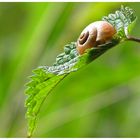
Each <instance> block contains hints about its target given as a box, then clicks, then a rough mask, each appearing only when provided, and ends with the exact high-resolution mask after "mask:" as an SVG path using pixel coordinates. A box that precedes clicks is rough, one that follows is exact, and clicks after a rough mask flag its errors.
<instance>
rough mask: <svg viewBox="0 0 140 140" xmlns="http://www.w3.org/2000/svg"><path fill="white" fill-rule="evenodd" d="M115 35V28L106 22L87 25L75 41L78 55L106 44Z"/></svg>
mask: <svg viewBox="0 0 140 140" xmlns="http://www.w3.org/2000/svg"><path fill="white" fill-rule="evenodd" d="M115 33H116V30H115V28H114V27H113V26H112V25H111V24H110V23H108V22H106V21H96V22H93V23H91V24H89V25H88V26H87V27H86V28H85V29H84V30H83V31H82V33H81V35H80V36H79V38H78V40H77V50H78V52H79V54H83V53H84V52H85V51H86V49H89V48H92V47H97V45H100V44H104V43H106V42H107V41H109V40H111V39H112V37H113V35H114V34H115Z"/></svg>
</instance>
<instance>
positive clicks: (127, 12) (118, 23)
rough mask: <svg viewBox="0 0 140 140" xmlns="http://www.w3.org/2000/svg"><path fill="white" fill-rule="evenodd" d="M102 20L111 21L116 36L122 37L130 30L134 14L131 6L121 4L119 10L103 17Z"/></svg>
mask: <svg viewBox="0 0 140 140" xmlns="http://www.w3.org/2000/svg"><path fill="white" fill-rule="evenodd" d="M103 20H105V21H108V22H109V23H111V24H112V25H113V26H114V27H115V28H116V30H117V36H118V37H120V38H121V39H124V38H126V35H128V33H130V31H131V29H132V25H133V24H134V23H135V21H136V15H135V13H134V11H133V10H132V9H131V8H129V7H124V6H121V9H120V10H119V11H118V10H117V11H116V12H115V14H109V15H108V16H105V17H103Z"/></svg>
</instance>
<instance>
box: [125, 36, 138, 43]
mask: <svg viewBox="0 0 140 140" xmlns="http://www.w3.org/2000/svg"><path fill="white" fill-rule="evenodd" d="M127 40H130V41H135V42H139V43H140V38H136V37H133V36H127Z"/></svg>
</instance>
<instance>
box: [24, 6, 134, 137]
mask: <svg viewBox="0 0 140 140" xmlns="http://www.w3.org/2000/svg"><path fill="white" fill-rule="evenodd" d="M103 20H106V21H108V22H110V23H111V24H112V25H113V26H114V27H115V28H116V30H117V37H116V36H115V37H114V38H113V39H112V40H111V41H110V42H108V43H106V44H103V45H99V46H98V47H96V48H92V49H88V50H87V52H86V53H84V54H83V55H79V54H78V52H77V49H76V42H72V43H70V44H68V45H65V47H64V53H61V54H59V55H58V56H57V57H56V61H55V63H54V64H53V65H52V66H41V67H38V68H37V69H35V70H33V75H32V76H31V77H30V79H31V81H30V82H29V83H27V84H26V87H27V89H26V95H27V99H26V101H25V106H26V107H27V112H26V118H27V120H28V137H31V136H32V133H33V131H34V129H35V126H36V119H37V115H38V113H39V111H40V108H41V106H42V103H43V102H44V100H45V99H46V97H47V96H48V95H49V93H50V92H51V91H52V90H53V89H54V87H55V86H56V85H57V84H58V83H59V82H60V81H62V80H63V79H64V78H65V77H66V76H67V75H68V74H70V73H72V72H75V71H77V70H79V69H80V68H82V67H84V66H85V65H87V64H88V63H90V62H92V61H93V60H94V59H96V58H97V57H99V56H100V55H102V54H103V53H104V52H106V51H107V50H108V49H110V48H112V47H114V46H115V45H117V44H118V43H119V42H120V41H121V40H122V39H123V38H125V30H126V29H127V30H130V29H129V28H130V26H131V25H132V23H133V22H134V21H135V20H136V16H135V15H134V13H133V11H132V9H130V8H128V7H121V10H120V11H116V13H115V14H110V15H109V16H108V17H104V18H103Z"/></svg>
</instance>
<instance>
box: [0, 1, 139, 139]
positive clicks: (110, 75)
mask: <svg viewBox="0 0 140 140" xmlns="http://www.w3.org/2000/svg"><path fill="white" fill-rule="evenodd" d="M122 4H123V5H124V6H129V7H131V8H133V9H134V10H135V12H136V15H137V16H138V20H137V23H136V25H135V27H134V30H133V31H132V35H135V36H140V3H115V2H113V3H94V2H93V3H63V2H61V3H47V2H46V3H22V2H21V3H0V137H26V136H27V134H26V131H27V122H26V120H25V112H26V109H25V107H24V101H25V98H26V97H25V94H24V90H25V86H24V85H25V83H26V82H27V81H28V80H29V79H28V78H27V77H28V76H29V75H31V71H32V69H34V68H36V67H38V66H42V65H51V64H52V63H53V62H54V61H55V57H56V56H57V55H58V54H59V53H61V52H62V51H63V46H64V45H65V44H67V43H70V42H72V41H76V39H77V38H78V36H79V34H80V32H81V31H82V29H83V28H84V27H85V26H87V25H88V24H89V23H91V22H93V21H97V20H100V19H101V18H102V17H103V16H105V15H108V14H109V13H111V12H114V11H115V10H117V9H119V8H120V6H121V5H122ZM139 109H140V44H139V43H135V42H123V43H121V44H119V45H118V46H116V47H115V48H113V49H111V50H109V51H108V52H106V53H105V54H103V55H102V56H101V57H99V58H98V59H96V60H95V61H94V62H92V63H91V64H89V65H88V66H86V67H85V68H83V69H81V70H79V71H78V72H76V73H72V74H70V75H69V76H68V77H66V78H65V79H64V80H63V81H62V82H61V83H60V84H59V85H58V86H57V87H56V88H55V89H54V90H53V92H52V93H51V94H50V96H49V97H48V98H47V100H46V101H45V103H44V104H43V107H42V108H41V112H40V114H39V119H38V122H37V128H36V130H35V133H34V137H140V110H139Z"/></svg>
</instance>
